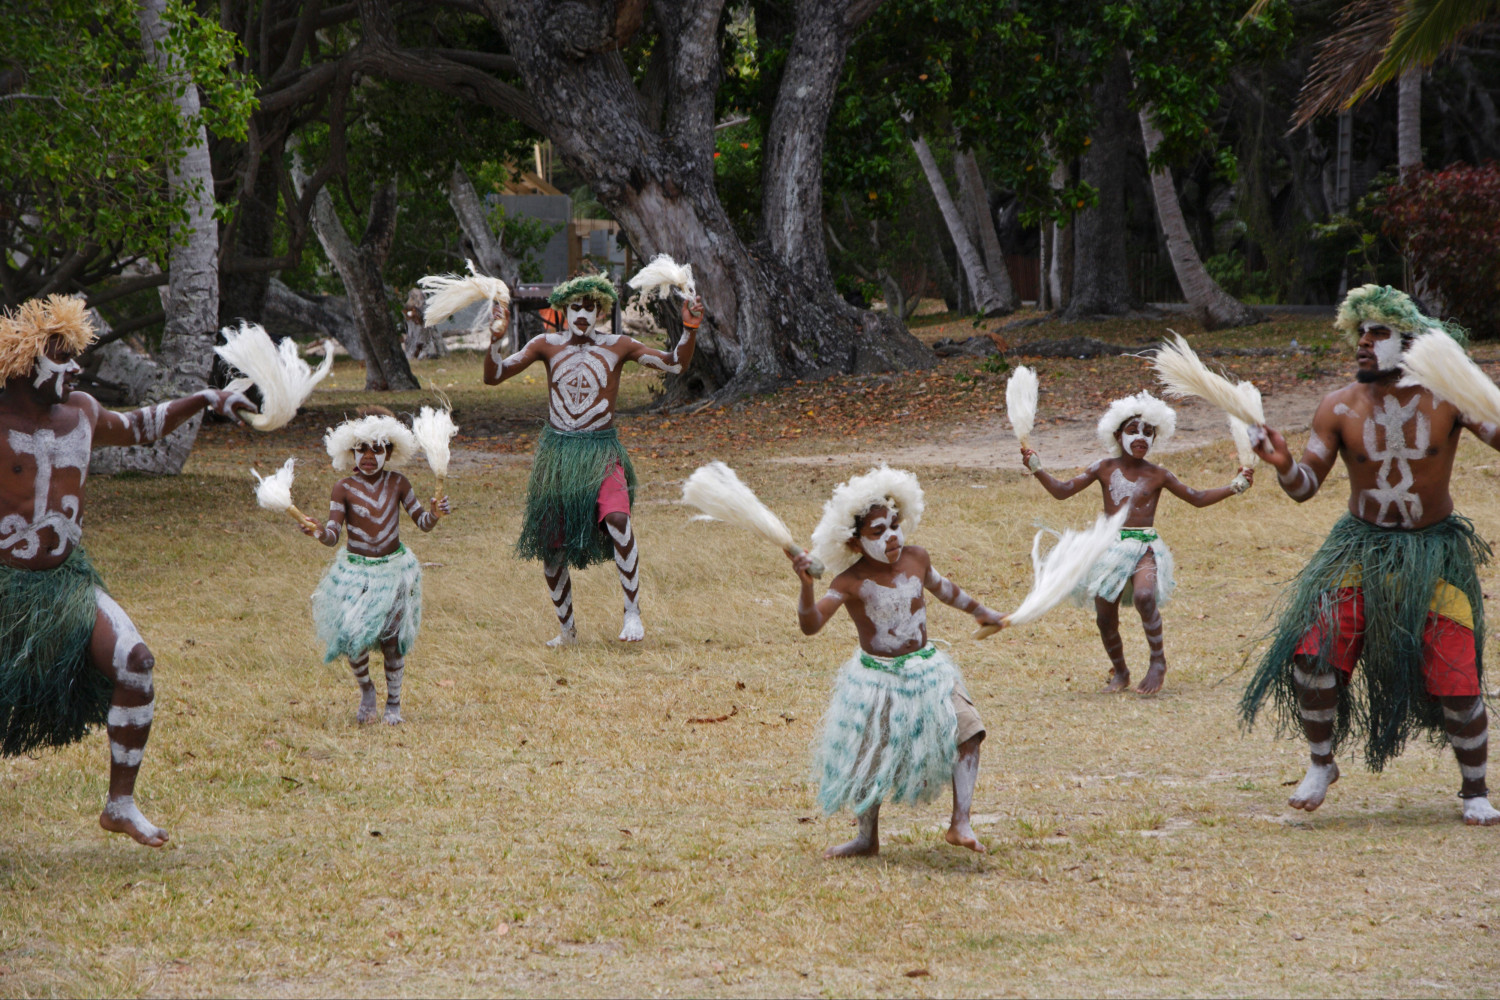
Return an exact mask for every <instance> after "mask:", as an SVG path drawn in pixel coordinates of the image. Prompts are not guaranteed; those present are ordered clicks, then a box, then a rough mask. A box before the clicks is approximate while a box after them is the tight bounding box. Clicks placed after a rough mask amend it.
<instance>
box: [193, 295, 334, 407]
mask: <svg viewBox="0 0 1500 1000" xmlns="http://www.w3.org/2000/svg"><path fill="white" fill-rule="evenodd" d="M223 332H224V343H223V344H221V345H220V346H218V347H215V348H214V353H216V354H217V355H218V356H219V357H221V358H223V359H224V360H225V361H226V362H227V363H228V364H229V365H231V366H232V367H233V368H235V369H236V370H237V371H239V372H241V373H243V374H244V375H245V376H247V377H245V378H239V379H235V380H234V381H233V382H231V383H229V385H228V386H227V387H226V388H228V389H230V390H232V391H234V392H244V391H245V390H246V389H248V388H250V386H251V385H254V386H255V387H256V388H258V389H259V390H260V399H261V402H260V412H259V413H246V414H245V415H244V420H245V422H246V423H248V424H249V425H250V426H251V427H254V428H255V429H256V430H258V431H274V430H279V429H280V428H282V427H285V426H286V425H287V424H289V423H291V421H292V418H293V417H295V416H296V415H297V407H299V406H301V405H302V404H303V402H305V401H306V400H307V397H308V396H310V395H312V391H313V387H314V386H316V385H317V384H318V383H319V382H321V381H323V378H324V377H325V376H326V375H327V374H328V372H329V370H330V369H331V368H333V341H331V340H325V341H324V342H323V361H322V363H321V364H319V365H318V368H317V370H316V371H314V370H313V369H312V368H311V367H310V366H309V365H308V363H307V362H306V361H303V360H302V358H301V357H300V356H298V354H297V344H296V342H295V341H293V340H292V339H291V338H290V337H288V338H286V339H285V340H283V341H282V342H281V346H280V347H278V346H277V345H275V344H273V343H272V342H271V337H270V334H268V333H266V328H265V327H263V326H261V325H260V324H258V323H243V322H242V323H240V326H239V329H238V330H236V329H234V328H233V327H227V326H226V327H225V328H224V331H223Z"/></svg>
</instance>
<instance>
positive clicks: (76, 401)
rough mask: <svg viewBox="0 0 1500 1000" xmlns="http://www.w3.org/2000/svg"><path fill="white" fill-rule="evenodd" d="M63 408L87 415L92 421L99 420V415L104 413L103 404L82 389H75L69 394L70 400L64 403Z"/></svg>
mask: <svg viewBox="0 0 1500 1000" xmlns="http://www.w3.org/2000/svg"><path fill="white" fill-rule="evenodd" d="M63 406H65V407H68V408H70V409H75V410H78V411H80V412H82V413H84V414H86V415H87V416H88V417H89V419H91V420H98V419H99V415H100V414H101V413H103V412H104V404H103V403H101V402H99V401H98V400H97V399H95V398H94V397H93V396H90V395H89V394H88V393H86V392H84V391H82V390H80V389H74V390H73V391H72V392H70V393H68V398H67V400H66V401H64V403H63Z"/></svg>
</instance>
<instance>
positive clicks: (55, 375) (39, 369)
mask: <svg viewBox="0 0 1500 1000" xmlns="http://www.w3.org/2000/svg"><path fill="white" fill-rule="evenodd" d="M81 371H83V368H82V367H81V366H80V365H79V364H78V362H77V361H74V360H73V359H72V358H69V359H68V360H67V361H64V362H62V363H61V364H59V363H58V362H56V361H53V360H52V359H51V358H49V357H47V356H46V355H45V354H43V355H42V356H41V357H39V358H37V359H36V377H35V378H33V379H32V380H31V384H32V385H34V386H36V387H37V388H38V389H40V388H41V387H42V386H44V385H46V384H47V383H48V382H51V383H52V386H51V388H52V394H53V395H54V396H56V397H57V398H58V399H62V398H63V383H64V382H65V381H66V380H67V377H68V376H69V375H76V374H77V373H79V372H81Z"/></svg>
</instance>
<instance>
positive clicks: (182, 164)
mask: <svg viewBox="0 0 1500 1000" xmlns="http://www.w3.org/2000/svg"><path fill="white" fill-rule="evenodd" d="M165 10H166V0H141V3H140V10H139V13H138V15H137V20H138V22H139V24H140V27H141V48H142V49H143V50H144V51H145V53H146V58H148V59H150V60H151V61H152V62H153V63H155V64H156V67H157V68H158V69H159V70H161V71H162V72H163V73H165V74H168V75H170V76H175V77H177V78H178V81H179V82H180V83H181V84H182V86H181V92H180V93H179V94H178V95H177V97H176V98H174V102H173V103H175V104H176V106H177V114H178V115H179V116H180V117H181V118H182V119H183V121H187V122H192V121H197V122H198V126H197V132H196V135H195V137H194V140H193V142H192V144H191V145H189V146H188V148H187V149H185V150H184V151H183V153H182V156H181V158H180V159H179V160H178V161H177V162H176V163H173V164H169V166H168V170H167V186H168V190H169V191H171V193H172V194H173V195H174V196H176V195H180V196H182V197H183V198H185V200H186V206H187V220H186V221H185V222H183V223H178V224H176V225H174V226H173V227H172V233H171V236H172V251H171V255H170V257H169V258H168V265H167V268H168V275H169V280H168V282H167V290H166V295H165V296H164V299H163V305H164V308H165V312H166V329H165V331H164V332H163V334H162V342H161V350H160V352H159V353H158V355H157V359H156V360H157V362H158V364H159V366H160V369H161V371H160V374H159V377H158V378H157V382H156V385H155V386H154V387H153V388H152V389H151V391H150V392H149V393H148V400H147V401H150V400H162V399H174V398H176V397H178V396H185V395H188V394H190V393H193V392H196V391H197V390H199V389H202V388H203V387H205V386H206V385H207V384H208V376H209V373H210V372H212V370H213V358H214V355H213V347H214V339H215V337H216V336H217V335H218V328H219V228H218V224H217V223H216V222H215V220H214V175H213V167H212V164H211V163H210V162H209V155H208V132H207V130H206V129H205V128H204V127H203V124H202V122H201V120H199V119H200V108H199V104H198V88H197V87H196V86H195V85H194V84H193V82H192V81H191V80H189V79H187V77H186V76H185V75H184V74H183V73H182V71H181V67H180V66H178V65H176V64H175V63H174V61H173V60H172V59H171V58H170V57H169V56H168V54H167V52H166V51H165V50H164V49H163V47H162V43H163V42H164V41H165V40H166V38H167V35H168V33H169V32H170V31H171V30H172V26H171V25H170V24H168V23H167V22H166V21H164V20H163V19H162V15H163V14H164V12H165ZM202 422H203V416H202V414H198V415H195V416H194V417H193V418H192V419H191V420H189V421H188V422H187V423H185V424H183V425H182V426H181V427H179V428H178V429H177V430H175V431H173V432H172V433H171V434H169V435H168V436H167V437H166V438H164V439H163V440H161V441H159V442H158V443H156V444H155V445H148V446H140V447H132V448H100V449H99V450H97V451H95V452H94V454H93V459H92V461H91V463H90V468H91V469H93V470H94V471H96V472H122V471H127V470H128V471H132V472H147V473H154V474H158V475H176V474H177V473H179V472H181V471H182V466H183V463H184V462H186V461H187V457H188V453H189V452H190V451H192V448H193V442H194V441H196V440H197V438H198V428H199V426H200V425H201V424H202Z"/></svg>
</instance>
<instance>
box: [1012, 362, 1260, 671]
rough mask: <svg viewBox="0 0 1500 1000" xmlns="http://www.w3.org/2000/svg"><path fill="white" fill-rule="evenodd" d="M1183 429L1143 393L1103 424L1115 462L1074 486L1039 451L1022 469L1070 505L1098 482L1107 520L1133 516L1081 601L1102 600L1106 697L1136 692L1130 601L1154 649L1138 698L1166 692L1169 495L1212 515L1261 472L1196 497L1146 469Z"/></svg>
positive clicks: (1024, 451) (1026, 455) (1029, 453)
mask: <svg viewBox="0 0 1500 1000" xmlns="http://www.w3.org/2000/svg"><path fill="white" fill-rule="evenodd" d="M1176 429H1177V414H1175V413H1174V412H1173V411H1172V408H1171V407H1170V406H1168V405H1167V404H1166V403H1163V402H1162V401H1161V400H1159V399H1157V398H1156V397H1155V396H1153V395H1151V394H1150V393H1149V392H1138V393H1136V394H1135V395H1134V396H1126V397H1125V398H1124V399H1117V400H1115V401H1114V402H1113V403H1111V404H1110V406H1109V409H1108V410H1106V411H1105V412H1104V416H1103V417H1101V418H1100V419H1099V427H1098V435H1099V443H1100V444H1101V445H1103V446H1104V448H1105V449H1106V450H1108V451H1110V452H1111V453H1112V454H1113V457H1111V458H1106V459H1101V460H1100V461H1097V462H1095V463H1094V464H1093V465H1091V466H1089V467H1088V468H1087V469H1085V470H1084V471H1083V472H1082V473H1080V474H1079V475H1077V476H1074V477H1073V478H1072V479H1069V480H1067V481H1066V482H1062V481H1060V480H1058V479H1054V478H1053V477H1052V476H1051V475H1050V474H1049V473H1048V472H1047V471H1046V470H1045V469H1043V468H1042V464H1041V456H1039V455H1038V454H1037V453H1036V452H1035V451H1033V450H1032V449H1030V448H1027V447H1024V446H1023V447H1022V448H1021V461H1022V462H1023V463H1025V465H1026V467H1027V468H1028V469H1029V470H1031V473H1032V474H1033V475H1034V476H1036V478H1037V481H1038V482H1040V483H1041V484H1042V486H1043V488H1045V489H1046V491H1047V492H1048V493H1051V494H1052V495H1053V496H1054V497H1056V498H1057V499H1059V500H1066V499H1067V498H1068V497H1070V496H1073V495H1074V494H1075V493H1079V492H1081V491H1082V490H1083V489H1084V488H1085V487H1087V486H1088V485H1089V484H1090V483H1095V482H1097V483H1098V484H1099V487H1100V489H1101V490H1102V491H1103V494H1104V513H1106V514H1113V513H1115V512H1116V511H1118V510H1120V509H1122V508H1127V507H1128V508H1129V513H1128V514H1127V515H1126V518H1125V527H1123V528H1121V529H1120V539H1119V541H1118V542H1117V543H1115V545H1114V546H1113V547H1112V548H1111V549H1110V550H1109V551H1108V552H1107V553H1105V554H1104V557H1103V558H1101V559H1100V560H1099V561H1098V562H1097V563H1095V564H1094V568H1093V569H1092V570H1090V571H1089V575H1088V576H1087V577H1085V579H1084V584H1083V586H1082V587H1080V590H1079V593H1078V598H1079V602H1080V603H1082V602H1083V601H1084V600H1087V599H1088V598H1090V597H1092V598H1093V599H1094V611H1095V614H1096V616H1097V618H1096V620H1097V621H1098V623H1099V635H1100V637H1101V638H1103V640H1104V651H1105V652H1106V653H1108V654H1109V662H1110V673H1109V682H1108V683H1107V684H1106V685H1105V688H1104V689H1105V690H1106V691H1123V690H1125V689H1126V688H1128V687H1130V671H1129V670H1128V669H1127V668H1126V666H1125V644H1124V643H1123V642H1121V641H1120V602H1121V601H1122V600H1131V601H1133V602H1134V604H1135V609H1136V611H1138V612H1139V613H1140V616H1141V624H1142V625H1143V626H1144V627H1145V630H1146V643H1147V645H1148V646H1150V648H1151V666H1150V667H1149V668H1148V669H1147V671H1146V677H1145V679H1144V680H1142V681H1141V684H1140V687H1138V688H1137V689H1136V690H1137V691H1139V692H1140V693H1141V694H1155V693H1156V692H1158V691H1160V690H1161V685H1162V681H1163V679H1165V677H1166V674H1167V659H1166V654H1165V652H1164V651H1163V648H1162V625H1161V610H1160V609H1161V606H1162V605H1163V604H1166V603H1167V601H1169V600H1171V597H1172V591H1173V589H1174V588H1175V587H1176V582H1175V581H1174V580H1173V578H1172V553H1171V550H1169V549H1168V548H1167V543H1166V542H1164V541H1162V540H1161V536H1159V535H1158V534H1157V533H1156V529H1155V528H1154V527H1152V525H1153V524H1154V523H1155V521H1156V502H1157V500H1159V499H1160V498H1161V491H1162V490H1163V489H1165V490H1167V491H1168V492H1170V493H1171V494H1172V495H1173V496H1175V497H1177V498H1179V499H1181V500H1186V501H1187V502H1188V503H1190V504H1192V505H1193V506H1194V507H1208V506H1210V505H1211V504H1216V503H1218V502H1219V501H1220V500H1224V499H1226V498H1228V497H1230V496H1233V495H1234V494H1236V493H1239V492H1242V491H1243V490H1245V489H1249V487H1250V483H1251V482H1252V481H1253V480H1254V476H1255V471H1254V470H1253V469H1249V468H1242V469H1240V470H1239V474H1240V476H1241V477H1242V478H1243V480H1244V486H1243V487H1242V486H1240V485H1239V483H1238V482H1236V483H1233V484H1231V485H1229V486H1220V487H1218V488H1216V489H1209V490H1195V489H1193V488H1192V487H1190V486H1185V485H1183V484H1182V483H1181V482H1180V481H1178V479H1177V477H1176V476H1174V475H1172V473H1170V472H1168V471H1167V470H1166V469H1164V468H1162V467H1161V466H1159V465H1153V464H1152V463H1150V462H1148V461H1146V456H1147V455H1148V454H1150V452H1151V449H1152V447H1154V446H1156V445H1161V444H1165V443H1166V442H1167V440H1168V439H1169V438H1171V436H1172V434H1173V432H1174V431H1175V430H1176Z"/></svg>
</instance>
